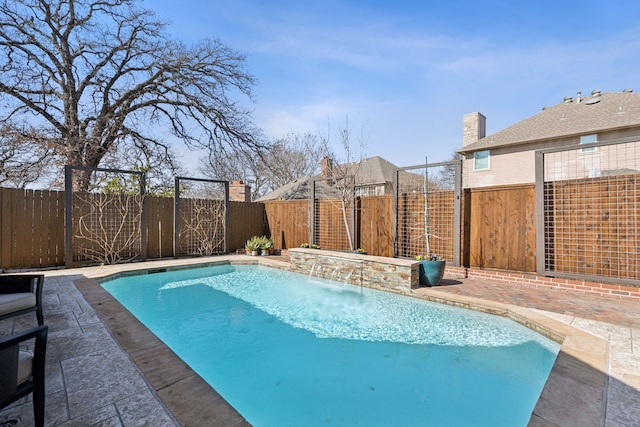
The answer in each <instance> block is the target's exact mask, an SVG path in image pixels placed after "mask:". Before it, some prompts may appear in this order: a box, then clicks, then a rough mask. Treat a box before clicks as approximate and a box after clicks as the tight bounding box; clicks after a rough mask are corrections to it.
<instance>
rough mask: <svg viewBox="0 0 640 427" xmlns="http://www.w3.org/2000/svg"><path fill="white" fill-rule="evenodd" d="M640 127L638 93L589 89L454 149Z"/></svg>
mask: <svg viewBox="0 0 640 427" xmlns="http://www.w3.org/2000/svg"><path fill="white" fill-rule="evenodd" d="M634 126H640V94H637V93H633V92H631V91H624V92H604V93H600V91H593V92H592V94H591V96H587V97H584V98H581V97H578V98H576V99H572V98H570V97H567V98H565V101H564V102H561V103H559V104H557V105H554V106H553V107H547V108H544V109H543V110H542V111H541V112H540V113H538V114H536V115H534V116H531V117H529V118H528V119H525V120H523V121H521V122H519V123H516V124H514V125H512V126H509V127H508V128H506V129H503V130H501V131H499V132H496V133H494V134H492V135H489V136H487V137H485V138H482V139H480V140H478V141H476V142H474V143H471V144H469V145H466V146H464V147H462V148H461V149H460V150H458V152H459V153H468V152H472V151H477V150H485V149H489V148H497V147H503V146H509V145H517V144H524V143H529V142H534V141H544V140H549V139H554V138H560V137H567V136H574V135H586V134H591V133H597V132H601V131H605V130H614V129H622V128H628V127H634Z"/></svg>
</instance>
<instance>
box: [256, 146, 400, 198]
mask: <svg viewBox="0 0 640 427" xmlns="http://www.w3.org/2000/svg"><path fill="white" fill-rule="evenodd" d="M334 167H345V168H348V169H347V170H349V169H353V170H355V171H357V174H356V179H355V184H356V186H366V185H381V184H385V183H390V182H393V172H394V170H395V169H396V166H395V165H394V164H393V163H391V162H388V161H386V160H385V159H383V158H382V157H380V156H375V157H370V158H368V159H365V160H363V161H361V162H354V163H349V164H347V165H344V166H343V165H338V166H334ZM314 179H317V180H318V181H317V183H316V194H319V195H320V196H321V197H339V191H338V190H336V189H335V188H333V187H331V186H329V185H327V184H326V183H325V182H324V181H323V180H322V175H321V174H319V175H316V176H314V177H311V176H305V177H302V178H299V179H296V180H294V181H292V182H290V183H288V184H285V185H283V186H281V187H278V188H276V189H275V190H273V191H272V192H270V193H267V194H265V195H264V196H262V197H260V198H259V199H256V201H257V202H261V201H265V200H295V199H307V198H309V196H310V194H311V193H310V187H311V181H312V180H314Z"/></svg>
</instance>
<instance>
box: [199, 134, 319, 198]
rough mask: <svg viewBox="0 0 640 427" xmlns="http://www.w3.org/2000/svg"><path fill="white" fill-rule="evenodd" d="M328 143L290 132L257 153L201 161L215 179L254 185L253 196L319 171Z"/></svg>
mask: <svg viewBox="0 0 640 427" xmlns="http://www.w3.org/2000/svg"><path fill="white" fill-rule="evenodd" d="M327 154H328V152H327V146H326V144H324V142H323V141H322V140H321V139H320V138H319V137H317V136H315V135H313V134H311V133H305V134H302V135H301V134H297V133H289V134H286V135H285V136H283V137H282V138H278V139H276V140H274V141H272V142H271V143H270V144H269V145H268V146H267V147H264V148H263V149H262V150H260V152H259V153H258V154H256V153H247V152H245V151H240V150H236V151H233V152H229V153H228V154H226V155H216V156H209V157H207V158H204V159H201V160H200V171H201V172H202V173H203V174H204V175H205V176H208V177H210V178H213V179H225V180H229V181H232V180H235V179H241V180H243V181H245V182H250V183H251V184H252V195H253V197H254V198H258V197H260V196H263V195H264V194H266V193H267V192H269V191H272V190H274V189H276V188H278V187H281V186H283V185H285V184H288V183H290V182H292V181H294V180H296V179H298V178H302V177H304V176H311V175H315V174H317V173H318V171H319V168H320V163H319V161H318V159H321V158H322V157H323V156H326V155H327Z"/></svg>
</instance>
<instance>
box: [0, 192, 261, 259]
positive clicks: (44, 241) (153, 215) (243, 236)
mask: <svg viewBox="0 0 640 427" xmlns="http://www.w3.org/2000/svg"><path fill="white" fill-rule="evenodd" d="M146 203H147V210H146V212H147V220H146V224H147V258H165V257H171V256H173V205H174V202H173V198H171V197H153V196H148V197H147V198H146ZM64 214H65V193H64V192H63V191H48V190H22V189H14V188H0V219H1V221H0V268H3V269H21V268H46V267H58V266H63V265H65V251H64V241H65V236H64V230H65V215H64ZM229 217H230V218H231V221H230V223H229V228H228V232H229V236H228V240H229V250H230V251H235V249H236V248H243V247H244V243H245V242H246V240H247V239H248V238H249V237H251V236H252V235H262V234H265V219H264V206H263V205H262V204H261V203H244V202H229ZM84 244H86V242H85V243H84Z"/></svg>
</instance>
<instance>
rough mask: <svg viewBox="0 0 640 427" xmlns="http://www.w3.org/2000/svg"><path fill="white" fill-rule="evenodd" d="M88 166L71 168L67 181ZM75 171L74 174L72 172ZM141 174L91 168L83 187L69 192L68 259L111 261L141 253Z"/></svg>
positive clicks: (142, 209)
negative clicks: (84, 187)
mask: <svg viewBox="0 0 640 427" xmlns="http://www.w3.org/2000/svg"><path fill="white" fill-rule="evenodd" d="M86 170H88V169H81V168H78V169H70V170H69V172H68V173H70V181H69V182H76V181H77V178H78V177H77V175H76V174H80V173H83V172H84V171H86ZM74 175H76V176H74ZM141 180H144V175H143V174H140V173H137V172H130V171H119V170H111V169H92V172H91V177H90V179H89V184H88V185H87V188H86V189H80V190H72V189H71V188H68V189H67V191H70V192H71V209H70V210H69V212H70V213H71V218H70V219H71V227H70V229H71V236H70V242H71V248H70V249H71V250H70V251H71V263H72V264H96V263H103V264H114V263H118V262H125V261H131V260H134V259H138V258H142V257H143V244H144V242H143V234H142V232H143V215H144V190H143V186H142V185H141Z"/></svg>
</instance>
